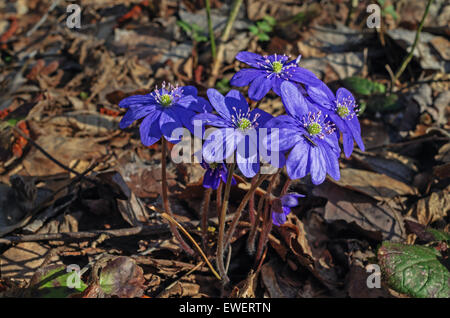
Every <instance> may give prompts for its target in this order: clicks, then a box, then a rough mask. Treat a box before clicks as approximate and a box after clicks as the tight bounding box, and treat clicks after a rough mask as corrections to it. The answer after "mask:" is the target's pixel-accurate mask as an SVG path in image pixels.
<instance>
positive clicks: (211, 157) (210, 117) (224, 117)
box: [193, 88, 272, 178]
mask: <svg viewBox="0 0 450 318" xmlns="http://www.w3.org/2000/svg"><path fill="white" fill-rule="evenodd" d="M207 95H208V98H209V101H210V102H211V104H212V106H213V107H214V109H215V110H216V111H217V113H218V115H215V114H211V113H203V114H198V115H196V116H194V118H193V122H195V121H196V120H199V121H202V123H203V125H205V124H206V125H209V126H212V127H217V128H218V129H217V130H215V131H214V132H213V133H211V135H209V136H207V137H206V140H205V142H204V144H203V158H204V159H205V160H206V161H207V162H223V160H224V159H226V158H229V157H230V156H232V155H233V153H234V152H235V150H237V151H236V162H237V165H238V167H239V169H240V170H241V172H242V173H243V174H244V175H245V176H246V177H248V178H251V177H253V176H254V175H256V173H257V172H258V171H259V164H260V163H259V149H258V144H259V139H258V135H259V134H258V129H259V127H262V126H263V125H264V124H265V123H266V122H267V121H268V120H269V119H271V118H272V115H270V114H268V113H266V112H265V111H262V110H260V109H254V110H252V111H250V109H249V106H248V103H247V101H246V99H245V97H244V96H243V95H242V94H241V93H240V92H239V91H237V90H231V91H230V92H229V93H228V94H227V95H226V96H223V95H222V94H220V93H219V92H218V91H217V90H216V89H213V88H210V89H208V91H207Z"/></svg>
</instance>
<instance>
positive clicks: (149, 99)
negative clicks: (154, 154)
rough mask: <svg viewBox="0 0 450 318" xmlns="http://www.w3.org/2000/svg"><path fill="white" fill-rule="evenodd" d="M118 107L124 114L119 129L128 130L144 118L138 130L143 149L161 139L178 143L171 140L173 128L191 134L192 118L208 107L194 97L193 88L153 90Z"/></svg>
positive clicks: (128, 98) (195, 90)
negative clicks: (181, 129)
mask: <svg viewBox="0 0 450 318" xmlns="http://www.w3.org/2000/svg"><path fill="white" fill-rule="evenodd" d="M119 106H120V107H123V108H128V111H127V112H126V114H125V115H124V116H123V118H122V120H121V121H120V124H119V126H120V128H121V129H124V128H126V127H128V126H130V125H131V124H132V123H133V122H134V121H135V120H138V119H141V118H144V120H143V121H142V123H141V126H140V133H141V141H142V143H143V144H144V145H145V146H151V145H153V144H154V143H155V142H157V141H158V140H159V139H160V138H161V136H164V137H165V138H166V139H167V140H168V141H170V142H172V143H177V142H179V141H180V139H179V138H178V136H177V137H175V138H173V137H172V132H173V131H174V130H175V129H176V128H180V127H186V128H187V129H189V131H191V132H193V129H194V127H193V125H192V123H191V119H192V117H193V116H194V115H195V114H196V113H199V112H205V111H211V110H212V108H211V106H210V105H209V103H208V102H207V101H206V100H205V99H204V98H201V97H198V96H197V89H196V88H195V87H193V86H184V87H178V86H176V87H174V86H172V85H170V84H169V85H168V86H166V85H165V83H163V85H162V88H161V89H158V88H156V89H155V90H154V91H153V92H151V93H150V94H147V95H134V96H130V97H127V98H125V99H123V100H122V101H120V103H119Z"/></svg>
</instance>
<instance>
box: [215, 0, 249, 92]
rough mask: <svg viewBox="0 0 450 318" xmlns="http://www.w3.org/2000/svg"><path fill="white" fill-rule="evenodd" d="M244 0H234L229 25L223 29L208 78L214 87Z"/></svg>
mask: <svg viewBox="0 0 450 318" xmlns="http://www.w3.org/2000/svg"><path fill="white" fill-rule="evenodd" d="M241 4H242V0H234V2H233V6H232V8H231V12H230V16H229V18H228V21H227V25H226V26H225V30H224V31H223V34H222V37H221V38H220V44H219V47H218V49H217V58H216V59H215V60H214V63H213V66H212V71H211V76H210V77H209V80H208V85H209V86H211V87H213V86H214V84H215V83H216V79H217V76H218V75H219V69H220V66H221V65H222V61H223V55H224V52H225V44H226V42H227V41H228V38H229V37H230V33H231V30H232V28H233V23H234V20H236V17H237V14H238V12H239V8H240V7H241Z"/></svg>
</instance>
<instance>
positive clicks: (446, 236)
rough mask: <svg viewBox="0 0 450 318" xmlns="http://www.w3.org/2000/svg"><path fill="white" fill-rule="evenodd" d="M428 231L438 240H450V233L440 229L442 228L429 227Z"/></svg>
mask: <svg viewBox="0 0 450 318" xmlns="http://www.w3.org/2000/svg"><path fill="white" fill-rule="evenodd" d="M425 231H426V232H428V233H431V234H433V236H434V238H435V239H436V241H444V242H450V233H447V232H444V231H440V230H436V229H433V228H427V229H426V230H425Z"/></svg>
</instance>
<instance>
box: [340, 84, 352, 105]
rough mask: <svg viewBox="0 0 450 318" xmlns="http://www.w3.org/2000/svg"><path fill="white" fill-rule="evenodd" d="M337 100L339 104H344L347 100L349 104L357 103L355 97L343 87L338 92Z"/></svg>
mask: <svg viewBox="0 0 450 318" xmlns="http://www.w3.org/2000/svg"><path fill="white" fill-rule="evenodd" d="M336 99H337V100H338V102H343V101H344V100H345V101H347V103H348V102H349V101H350V102H352V103H355V98H354V97H353V95H352V93H350V92H349V91H348V90H347V89H345V88H343V87H341V88H339V89H338V90H337V92H336Z"/></svg>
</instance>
